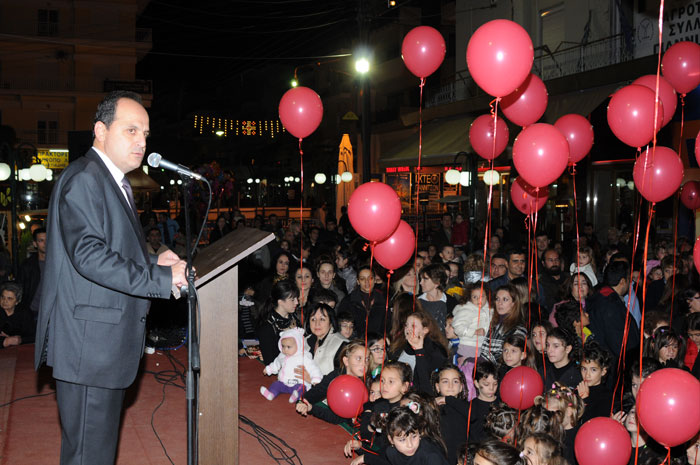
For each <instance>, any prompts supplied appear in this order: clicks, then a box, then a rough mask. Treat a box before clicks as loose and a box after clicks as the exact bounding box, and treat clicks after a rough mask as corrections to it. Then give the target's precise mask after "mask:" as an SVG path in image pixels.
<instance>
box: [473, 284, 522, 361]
mask: <svg viewBox="0 0 700 465" xmlns="http://www.w3.org/2000/svg"><path fill="white" fill-rule="evenodd" d="M494 307H495V309H496V311H495V312H494V314H493V318H491V326H490V328H489V331H488V332H487V333H486V337H485V338H484V342H483V343H482V344H481V349H480V356H481V357H482V358H484V359H486V360H488V361H490V362H492V363H496V364H497V363H498V361H499V360H500V358H501V354H502V352H503V343H504V341H505V338H506V335H507V334H508V333H509V332H511V331H515V332H517V333H520V334H522V335H523V336H525V335H527V330H526V329H525V325H524V318H523V309H522V304H521V300H520V292H518V290H517V289H516V288H515V286H513V285H511V284H506V285H504V286H501V287H499V288H498V289H496V292H495V298H494Z"/></svg>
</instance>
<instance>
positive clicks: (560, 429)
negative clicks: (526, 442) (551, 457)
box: [518, 405, 565, 443]
mask: <svg viewBox="0 0 700 465" xmlns="http://www.w3.org/2000/svg"><path fill="white" fill-rule="evenodd" d="M532 434H546V435H548V436H550V437H552V438H553V439H554V440H555V441H557V442H558V443H561V442H562V441H563V440H564V437H565V430H564V425H563V424H562V417H561V415H559V414H558V413H557V412H550V411H549V410H547V409H546V408H544V406H542V405H533V406H532V407H530V408H529V409H527V410H525V411H524V412H523V413H522V415H521V416H520V422H519V423H518V438H525V437H527V436H530V435H532ZM520 442H521V443H522V441H520Z"/></svg>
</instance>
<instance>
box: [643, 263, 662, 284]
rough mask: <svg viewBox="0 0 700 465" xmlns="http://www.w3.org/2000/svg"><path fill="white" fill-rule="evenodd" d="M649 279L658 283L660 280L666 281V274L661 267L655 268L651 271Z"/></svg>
mask: <svg viewBox="0 0 700 465" xmlns="http://www.w3.org/2000/svg"><path fill="white" fill-rule="evenodd" d="M647 279H649V280H650V281H658V280H660V279H664V272H663V270H662V269H661V266H660V265H656V266H654V267H653V268H652V269H651V270H650V271H649V274H648V275H647Z"/></svg>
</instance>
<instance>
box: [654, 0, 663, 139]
mask: <svg viewBox="0 0 700 465" xmlns="http://www.w3.org/2000/svg"><path fill="white" fill-rule="evenodd" d="M663 20H664V0H661V5H660V6H659V54H658V55H659V58H658V61H657V63H656V88H655V89H654V138H653V142H652V143H653V147H654V149H656V131H657V128H658V127H659V101H660V100H659V80H660V77H661V50H662V49H663V40H662V38H663V32H664V27H663V24H664V22H663Z"/></svg>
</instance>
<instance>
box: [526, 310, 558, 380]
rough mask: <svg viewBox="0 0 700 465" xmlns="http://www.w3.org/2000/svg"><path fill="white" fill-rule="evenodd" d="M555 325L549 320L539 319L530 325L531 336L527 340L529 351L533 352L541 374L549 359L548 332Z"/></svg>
mask: <svg viewBox="0 0 700 465" xmlns="http://www.w3.org/2000/svg"><path fill="white" fill-rule="evenodd" d="M553 328H554V327H553V326H552V324H551V323H550V322H549V320H537V321H535V322H534V323H532V325H531V326H530V337H529V338H528V340H527V345H528V348H527V351H528V352H529V353H531V354H532V356H533V357H534V360H535V365H536V367H537V370H538V371H539V372H540V374H543V372H544V369H543V367H544V364H545V361H546V360H547V354H546V344H547V333H549V332H550V331H552V329H553Z"/></svg>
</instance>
